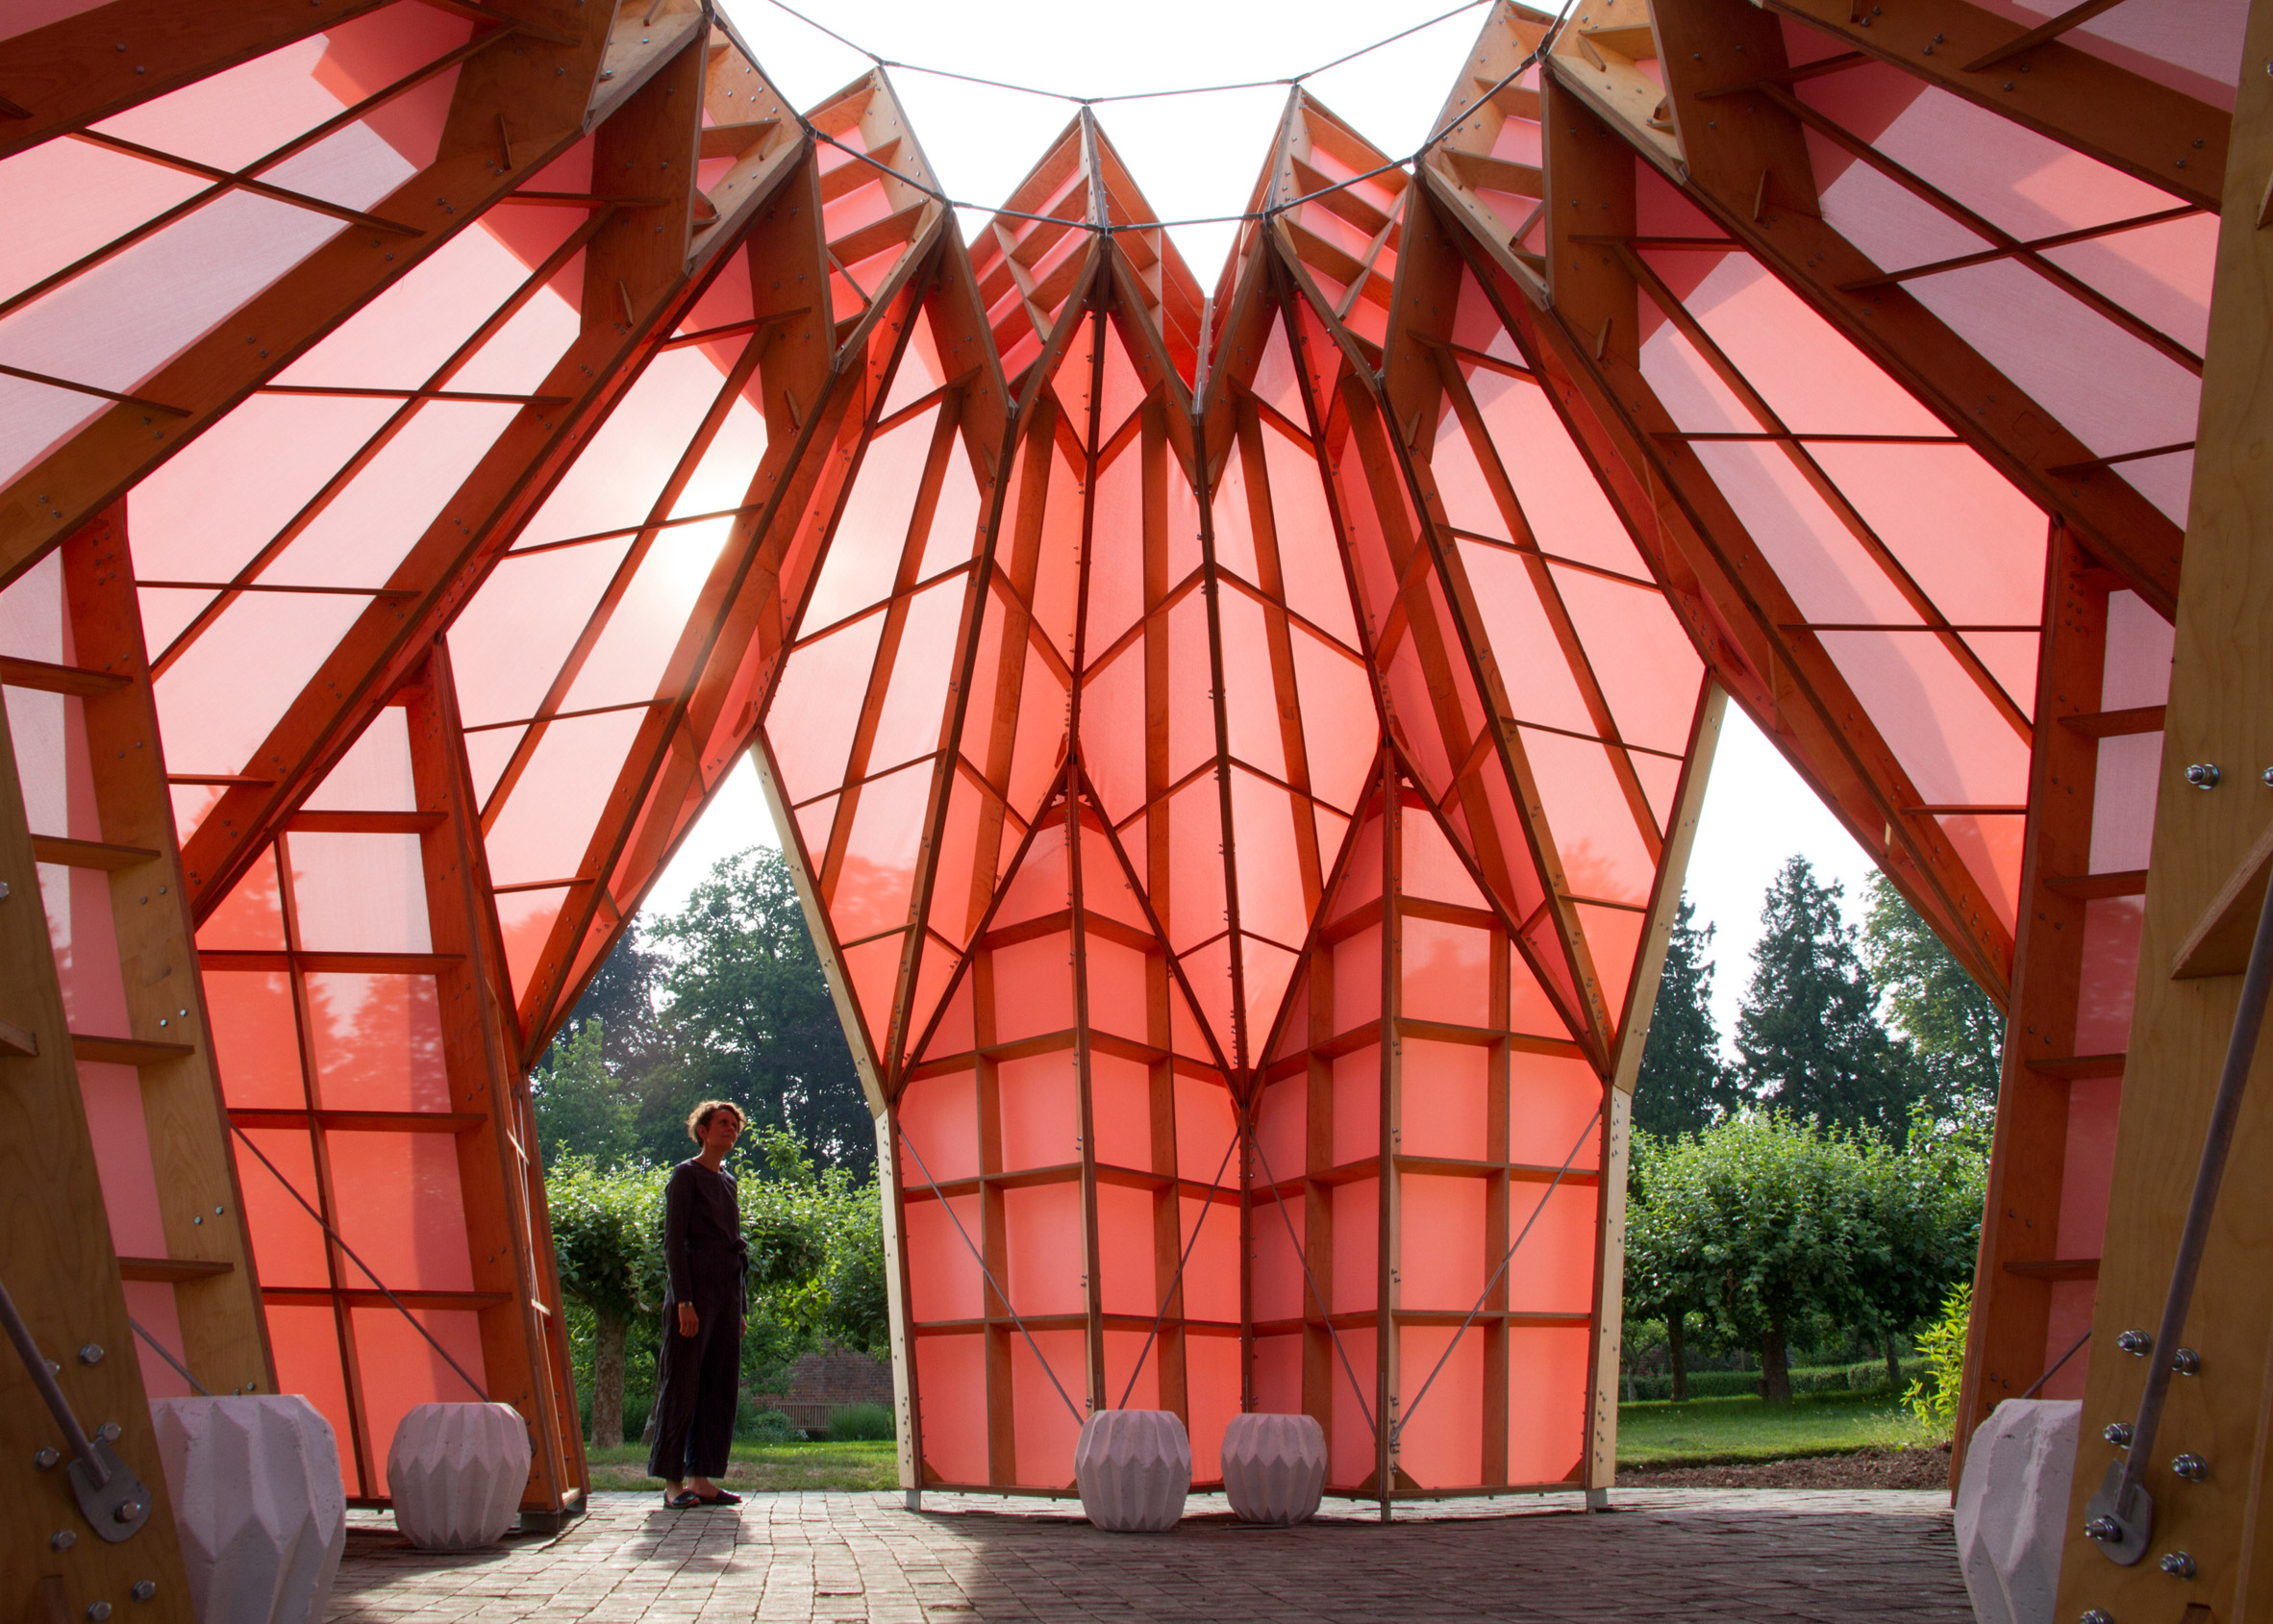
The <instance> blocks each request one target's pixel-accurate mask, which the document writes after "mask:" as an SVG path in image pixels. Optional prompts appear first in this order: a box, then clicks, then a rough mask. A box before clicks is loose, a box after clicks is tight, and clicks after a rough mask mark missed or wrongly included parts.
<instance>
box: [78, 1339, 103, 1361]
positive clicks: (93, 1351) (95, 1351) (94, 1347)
mask: <svg viewBox="0 0 2273 1624" xmlns="http://www.w3.org/2000/svg"><path fill="white" fill-rule="evenodd" d="M79 1362H80V1363H82V1364H100V1363H102V1362H103V1346H102V1344H101V1343H100V1342H89V1343H87V1346H85V1347H84V1348H81V1349H80V1350H79Z"/></svg>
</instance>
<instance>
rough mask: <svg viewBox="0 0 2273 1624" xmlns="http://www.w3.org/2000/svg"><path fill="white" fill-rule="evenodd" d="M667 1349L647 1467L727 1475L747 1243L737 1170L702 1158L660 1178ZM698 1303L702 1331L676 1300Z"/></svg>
mask: <svg viewBox="0 0 2273 1624" xmlns="http://www.w3.org/2000/svg"><path fill="white" fill-rule="evenodd" d="M663 1264H664V1268H665V1270H666V1271H667V1273H668V1276H669V1280H668V1284H667V1286H666V1287H665V1290H664V1292H663V1310H662V1353H661V1356H660V1357H659V1359H658V1366H659V1369H658V1380H657V1383H656V1390H655V1410H656V1425H655V1450H654V1453H653V1454H651V1455H650V1456H649V1457H648V1458H647V1471H648V1475H649V1476H651V1477H659V1478H662V1479H663V1480H664V1481H665V1482H667V1483H676V1482H680V1481H682V1480H684V1479H687V1478H689V1477H703V1478H717V1477H722V1476H724V1475H725V1472H726V1456H727V1448H728V1446H729V1445H730V1444H731V1443H732V1442H733V1441H734V1407H735V1396H736V1389H737V1386H738V1384H739V1381H740V1377H741V1363H742V1316H743V1313H744V1312H745V1309H746V1301H745V1298H744V1296H743V1291H742V1275H743V1272H744V1271H745V1270H746V1269H747V1267H748V1265H749V1251H748V1248H747V1247H746V1246H745V1245H744V1244H743V1241H742V1226H741V1210H740V1208H739V1206H738V1205H737V1202H736V1200H735V1187H734V1179H733V1176H732V1175H731V1174H727V1173H713V1172H712V1171H711V1169H710V1168H708V1167H706V1166H704V1165H703V1164H702V1162H700V1161H687V1162H680V1163H679V1165H678V1166H676V1167H674V1168H672V1169H671V1179H670V1183H669V1184H667V1185H666V1186H664V1187H663ZM681 1303H691V1304H692V1305H693V1306H694V1314H695V1321H696V1324H695V1333H694V1335H693V1336H691V1337H682V1336H681V1335H680V1334H679V1305H680V1304H681Z"/></svg>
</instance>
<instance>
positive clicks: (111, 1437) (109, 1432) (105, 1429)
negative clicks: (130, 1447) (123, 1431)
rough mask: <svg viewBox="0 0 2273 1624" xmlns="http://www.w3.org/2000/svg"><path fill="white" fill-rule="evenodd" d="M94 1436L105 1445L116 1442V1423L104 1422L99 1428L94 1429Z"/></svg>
mask: <svg viewBox="0 0 2273 1624" xmlns="http://www.w3.org/2000/svg"><path fill="white" fill-rule="evenodd" d="M95 1436H96V1437H99V1438H101V1439H102V1440H103V1441H104V1442H105V1443H116V1442H117V1441H118V1423H117V1422H115V1421H105V1422H104V1423H103V1424H102V1426H101V1427H99V1428H97V1429H96V1432H95Z"/></svg>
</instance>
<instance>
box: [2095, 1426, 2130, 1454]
mask: <svg viewBox="0 0 2273 1624" xmlns="http://www.w3.org/2000/svg"><path fill="white" fill-rule="evenodd" d="M2099 1436H2100V1437H2104V1438H2106V1439H2107V1440H2108V1441H2109V1442H2110V1443H2111V1444H2113V1445H2114V1446H2115V1447H2116V1448H2117V1449H2129V1448H2130V1447H2131V1423H2130V1422H2129V1421H2110V1422H2109V1423H2108V1430H2107V1431H2106V1432H2104V1433H2102V1434H2100V1435H2099Z"/></svg>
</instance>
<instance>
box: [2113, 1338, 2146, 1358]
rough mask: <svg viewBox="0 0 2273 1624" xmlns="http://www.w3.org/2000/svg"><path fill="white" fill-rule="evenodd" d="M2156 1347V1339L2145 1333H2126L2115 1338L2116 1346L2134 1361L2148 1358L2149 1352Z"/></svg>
mask: <svg viewBox="0 0 2273 1624" xmlns="http://www.w3.org/2000/svg"><path fill="white" fill-rule="evenodd" d="M2154 1345H2155V1338H2154V1337H2150V1336H2148V1335H2147V1334H2146V1333H2145V1332H2144V1331H2126V1332H2124V1333H2123V1335H2122V1336H2120V1337H2116V1338H2115V1346H2117V1347H2119V1348H2121V1349H2122V1350H2123V1351H2124V1352H2125V1353H2127V1354H2129V1355H2131V1357H2132V1358H2134V1359H2144V1358H2146V1357H2147V1350H2148V1349H2149V1348H2151V1347H2153V1346H2154Z"/></svg>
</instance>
